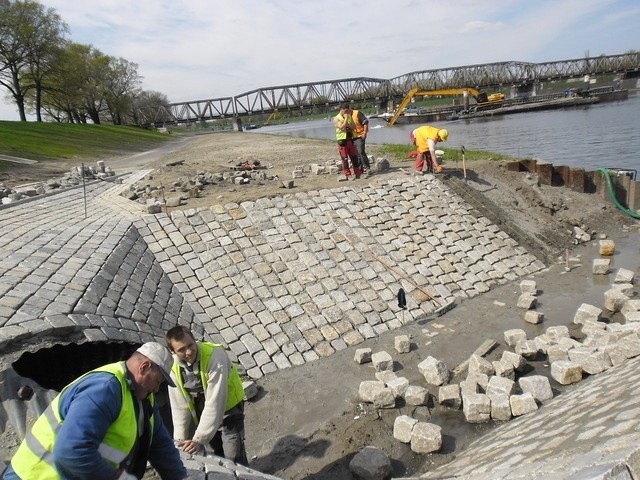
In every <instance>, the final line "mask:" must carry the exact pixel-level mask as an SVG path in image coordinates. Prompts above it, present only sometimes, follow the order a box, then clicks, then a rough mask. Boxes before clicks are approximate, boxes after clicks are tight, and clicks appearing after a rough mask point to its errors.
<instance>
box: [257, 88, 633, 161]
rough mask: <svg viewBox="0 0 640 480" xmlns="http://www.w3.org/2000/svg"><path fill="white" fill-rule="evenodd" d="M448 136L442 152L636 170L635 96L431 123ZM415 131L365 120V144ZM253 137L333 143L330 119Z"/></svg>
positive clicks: (402, 139)
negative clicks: (461, 151) (479, 152)
mask: <svg viewBox="0 0 640 480" xmlns="http://www.w3.org/2000/svg"><path fill="white" fill-rule="evenodd" d="M435 124H436V125H437V126H438V127H441V128H446V129H447V130H449V139H448V141H447V142H446V143H444V144H441V145H443V146H445V147H446V148H460V147H461V146H462V145H464V147H465V148H466V149H468V150H487V151H491V152H497V153H503V154H506V155H510V156H513V157H517V158H536V159H539V160H544V161H546V162H550V163H553V164H554V165H556V166H559V165H567V166H571V167H582V168H585V169H586V170H595V169H596V168H598V167H610V168H611V167H617V168H631V169H635V170H640V92H630V94H629V98H628V99H627V100H620V101H616V102H603V103H599V104H594V105H588V106H581V107H570V108H564V109H558V110H546V111H539V112H528V113H516V114H510V115H501V116H496V117H491V118H478V119H468V120H455V121H440V122H435ZM417 126H419V124H413V125H394V126H392V127H387V125H386V122H384V121H383V120H380V119H372V120H371V125H370V127H371V129H370V131H369V136H368V137H367V143H368V144H383V143H391V144H402V143H406V144H408V143H409V133H410V132H411V131H412V130H413V129H414V128H416V127H417ZM254 131H255V132H257V133H272V134H281V135H290V136H294V137H301V138H321V139H334V138H335V129H334V127H333V125H332V124H331V119H325V120H314V121H308V122H299V123H290V124H286V125H275V126H269V127H262V128H260V129H258V130H254Z"/></svg>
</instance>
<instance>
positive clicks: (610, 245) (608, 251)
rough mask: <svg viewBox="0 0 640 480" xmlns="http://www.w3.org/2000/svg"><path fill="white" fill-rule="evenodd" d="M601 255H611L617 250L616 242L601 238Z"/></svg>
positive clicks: (599, 243) (599, 244)
mask: <svg viewBox="0 0 640 480" xmlns="http://www.w3.org/2000/svg"><path fill="white" fill-rule="evenodd" d="M598 246H599V251H598V253H599V254H600V255H604V256H605V257H610V256H611V255H613V253H614V252H615V250H616V243H615V242H614V241H613V240H609V239H607V240H600V241H599V242H598Z"/></svg>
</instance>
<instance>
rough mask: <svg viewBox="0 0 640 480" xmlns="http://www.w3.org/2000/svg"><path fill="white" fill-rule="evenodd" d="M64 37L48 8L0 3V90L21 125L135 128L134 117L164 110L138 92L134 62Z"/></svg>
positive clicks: (150, 95)
mask: <svg viewBox="0 0 640 480" xmlns="http://www.w3.org/2000/svg"><path fill="white" fill-rule="evenodd" d="M68 34H69V27H68V26H67V24H66V23H65V22H64V21H63V20H62V18H61V17H60V15H58V13H56V11H55V10H54V9H53V8H46V7H45V6H44V5H42V4H40V3H38V2H37V1H35V0H0V85H1V86H2V87H4V89H6V92H5V93H6V95H7V98H9V99H10V100H11V101H12V102H14V103H15V105H16V106H17V108H18V112H19V115H20V120H21V121H27V114H30V115H33V116H35V118H36V120H37V121H38V122H42V121H44V120H49V121H55V122H68V123H88V122H92V123H95V124H101V123H113V124H114V125H127V124H137V123H139V122H138V121H137V120H138V119H137V114H136V112H138V111H140V110H143V109H145V110H146V109H152V110H157V109H159V108H160V107H167V106H168V104H169V101H168V99H167V97H166V95H164V94H162V93H160V92H155V91H146V90H143V89H142V88H141V85H142V77H141V76H140V75H139V74H138V65H137V64H136V63H133V62H130V61H128V60H126V59H124V58H116V57H113V56H110V55H107V54H105V53H103V52H101V51H100V50H98V49H97V48H95V47H93V46H92V45H83V44H79V43H75V42H72V41H70V40H69V39H68V38H67V37H66V36H67V35H68Z"/></svg>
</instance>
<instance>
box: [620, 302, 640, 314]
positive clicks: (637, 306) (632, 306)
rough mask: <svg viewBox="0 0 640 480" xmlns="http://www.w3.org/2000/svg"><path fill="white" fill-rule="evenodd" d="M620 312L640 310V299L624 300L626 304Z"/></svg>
mask: <svg viewBox="0 0 640 480" xmlns="http://www.w3.org/2000/svg"><path fill="white" fill-rule="evenodd" d="M620 312H622V313H627V312H640V300H638V299H634V300H627V301H626V302H624V305H623V306H622V308H621V309H620Z"/></svg>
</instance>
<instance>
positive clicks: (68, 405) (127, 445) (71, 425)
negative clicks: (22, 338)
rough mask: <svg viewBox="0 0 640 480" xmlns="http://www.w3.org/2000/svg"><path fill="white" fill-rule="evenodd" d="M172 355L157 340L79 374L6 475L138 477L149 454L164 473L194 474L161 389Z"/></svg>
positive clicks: (95, 479)
mask: <svg viewBox="0 0 640 480" xmlns="http://www.w3.org/2000/svg"><path fill="white" fill-rule="evenodd" d="M172 366H173V358H172V356H171V354H170V353H169V351H168V350H167V348H166V347H164V346H163V345H161V344H159V343H157V342H148V343H145V344H143V345H142V346H141V347H140V348H138V349H137V350H136V351H135V352H133V354H132V355H131V356H130V357H129V359H128V360H126V361H123V362H116V363H111V364H108V365H104V366H102V367H99V368H97V369H95V370H92V371H90V372H88V373H86V374H84V375H83V376H81V377H80V378H78V379H76V380H74V381H73V382H71V383H70V384H69V385H67V386H66V387H65V388H63V389H62V391H61V392H60V394H59V395H58V396H57V397H56V398H54V399H53V401H52V402H51V405H49V407H48V408H47V409H46V410H45V412H44V413H43V414H42V415H41V416H40V417H39V418H38V420H37V421H36V423H35V424H34V425H33V427H32V429H31V431H30V432H28V433H27V435H26V437H25V439H24V440H23V442H22V444H21V445H20V447H19V448H18V451H17V452H16V454H15V455H14V456H13V458H12V459H11V465H10V466H9V468H8V469H7V471H6V472H5V474H4V477H3V478H4V479H5V480H15V479H22V480H29V479H33V480H36V479H59V478H75V479H90V480H114V479H118V480H136V479H140V478H142V477H143V475H144V472H145V469H146V465H147V461H148V462H150V463H151V465H152V466H153V467H154V468H155V469H156V470H157V472H158V473H159V474H160V476H161V477H162V478H163V480H183V479H186V478H188V476H187V471H186V469H185V467H184V465H183V464H182V460H181V459H180V454H179V453H178V450H177V449H176V447H175V445H174V443H173V440H172V438H171V436H170V435H169V432H168V431H167V429H166V428H165V426H164V424H163V422H162V418H161V417H160V414H159V412H158V408H157V406H156V405H155V397H154V395H155V394H156V393H158V391H159V389H160V385H162V383H163V382H167V383H168V384H169V385H171V386H175V384H174V383H173V381H172V380H171V376H170V372H171V367H172Z"/></svg>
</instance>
